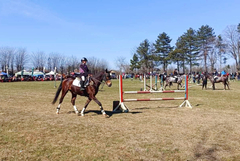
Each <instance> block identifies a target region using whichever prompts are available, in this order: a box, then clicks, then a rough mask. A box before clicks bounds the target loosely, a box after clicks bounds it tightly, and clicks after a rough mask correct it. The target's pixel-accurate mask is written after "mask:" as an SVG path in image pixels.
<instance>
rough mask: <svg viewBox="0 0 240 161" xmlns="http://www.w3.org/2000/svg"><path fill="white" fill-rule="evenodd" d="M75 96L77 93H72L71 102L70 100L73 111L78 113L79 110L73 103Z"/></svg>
mask: <svg viewBox="0 0 240 161" xmlns="http://www.w3.org/2000/svg"><path fill="white" fill-rule="evenodd" d="M76 98H77V95H76V94H73V93H72V99H71V102H72V105H73V108H74V111H75V113H76V114H78V113H79V112H78V109H77V107H76V105H75V100H76Z"/></svg>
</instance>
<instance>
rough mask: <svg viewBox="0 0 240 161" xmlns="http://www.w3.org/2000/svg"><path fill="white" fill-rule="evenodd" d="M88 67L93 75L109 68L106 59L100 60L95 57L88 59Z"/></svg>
mask: <svg viewBox="0 0 240 161" xmlns="http://www.w3.org/2000/svg"><path fill="white" fill-rule="evenodd" d="M88 67H89V69H90V70H91V73H92V74H96V73H98V72H100V71H103V70H105V69H107V68H108V63H107V61H106V60H104V59H101V60H100V59H98V58H95V57H90V58H88Z"/></svg>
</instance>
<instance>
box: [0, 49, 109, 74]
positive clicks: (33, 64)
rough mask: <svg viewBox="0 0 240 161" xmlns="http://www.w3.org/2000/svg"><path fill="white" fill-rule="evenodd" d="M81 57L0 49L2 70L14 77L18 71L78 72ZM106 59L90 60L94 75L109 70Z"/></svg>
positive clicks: (93, 58)
mask: <svg viewBox="0 0 240 161" xmlns="http://www.w3.org/2000/svg"><path fill="white" fill-rule="evenodd" d="M80 62H81V57H80V58H78V57H76V56H70V57H67V56H63V55H62V54H60V53H57V52H51V53H49V54H46V53H45V52H43V51H37V52H32V53H28V52H27V50H26V48H14V47H0V67H1V68H0V70H2V71H5V72H7V71H8V72H9V74H11V75H13V74H14V73H15V72H17V71H21V70H24V69H28V70H31V69H32V68H34V69H38V70H39V71H53V70H54V69H55V67H56V69H57V72H58V73H70V72H78V69H79V65H80ZM107 64H108V63H107V62H106V60H104V59H101V60H100V59H98V58H95V57H90V58H88V67H89V68H90V70H91V72H92V74H96V73H97V72H99V71H102V70H104V69H106V68H108V65H107Z"/></svg>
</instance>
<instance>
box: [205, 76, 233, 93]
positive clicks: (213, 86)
mask: <svg viewBox="0 0 240 161" xmlns="http://www.w3.org/2000/svg"><path fill="white" fill-rule="evenodd" d="M206 78H208V79H209V80H210V81H211V83H212V88H213V90H215V83H220V82H222V83H223V85H224V90H226V86H227V87H228V89H230V88H229V82H228V77H224V76H221V77H218V78H217V79H216V80H215V79H214V77H213V76H212V75H211V74H206Z"/></svg>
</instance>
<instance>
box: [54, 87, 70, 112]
mask: <svg viewBox="0 0 240 161" xmlns="http://www.w3.org/2000/svg"><path fill="white" fill-rule="evenodd" d="M67 92H68V90H67V91H65V90H64V89H62V95H61V98H60V99H59V104H58V106H57V112H56V113H57V114H59V111H60V107H61V104H62V102H63V99H64V97H65V95H66V94H67Z"/></svg>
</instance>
